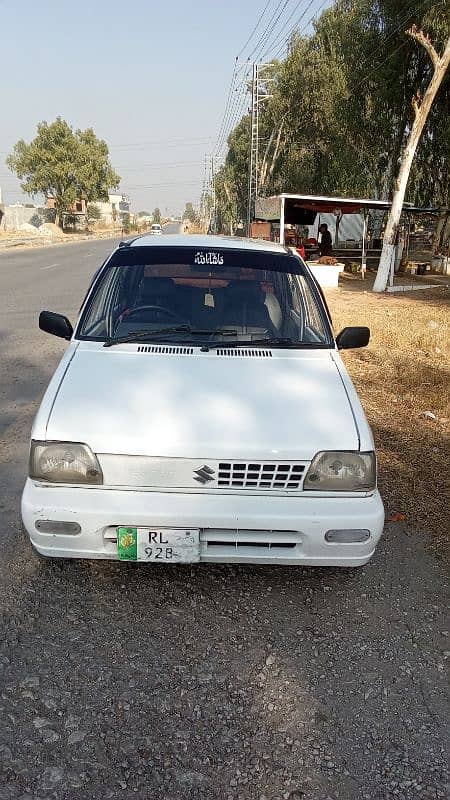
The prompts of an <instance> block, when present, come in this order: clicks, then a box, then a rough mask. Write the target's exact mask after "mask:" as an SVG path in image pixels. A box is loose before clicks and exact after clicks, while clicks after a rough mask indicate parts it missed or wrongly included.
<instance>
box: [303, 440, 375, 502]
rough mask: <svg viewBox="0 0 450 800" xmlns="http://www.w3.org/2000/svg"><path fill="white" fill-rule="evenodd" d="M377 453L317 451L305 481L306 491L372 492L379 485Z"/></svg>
mask: <svg viewBox="0 0 450 800" xmlns="http://www.w3.org/2000/svg"><path fill="white" fill-rule="evenodd" d="M376 472H377V470H376V459H375V453H373V452H370V453H358V452H344V451H339V450H330V451H328V452H323V453H317V455H315V456H314V458H313V460H312V462H311V466H310V468H309V470H308V472H307V475H306V478H305V480H304V482H303V489H304V490H305V491H316V492H326V491H331V492H369V491H371V490H373V489H375V485H376Z"/></svg>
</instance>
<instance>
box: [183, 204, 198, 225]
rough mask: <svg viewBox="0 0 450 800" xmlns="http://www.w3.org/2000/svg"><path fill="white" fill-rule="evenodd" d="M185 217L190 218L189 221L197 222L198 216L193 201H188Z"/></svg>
mask: <svg viewBox="0 0 450 800" xmlns="http://www.w3.org/2000/svg"><path fill="white" fill-rule="evenodd" d="M183 219H187V220H189V222H197V221H198V216H197V214H196V212H195V209H194V206H193V205H192V203H186V208H185V210H184V214H183Z"/></svg>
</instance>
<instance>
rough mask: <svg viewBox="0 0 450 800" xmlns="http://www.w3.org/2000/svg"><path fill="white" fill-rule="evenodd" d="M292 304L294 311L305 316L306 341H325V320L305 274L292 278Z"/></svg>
mask: <svg viewBox="0 0 450 800" xmlns="http://www.w3.org/2000/svg"><path fill="white" fill-rule="evenodd" d="M292 304H293V308H294V311H296V312H297V313H298V314H299V316H302V317H303V324H304V338H305V341H309V342H325V341H326V338H327V336H326V328H325V326H324V320H323V318H322V315H321V313H320V309H319V308H318V306H317V301H316V299H315V297H314V295H313V294H312V292H311V289H310V286H309V284H308V282H307V280H306V278H305V277H304V276H303V275H296V276H295V277H294V278H293V279H292Z"/></svg>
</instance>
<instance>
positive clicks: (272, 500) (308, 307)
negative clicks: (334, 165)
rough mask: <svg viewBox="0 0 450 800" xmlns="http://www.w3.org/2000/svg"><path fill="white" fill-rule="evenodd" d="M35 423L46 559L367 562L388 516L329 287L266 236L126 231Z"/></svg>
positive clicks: (30, 512) (40, 531)
mask: <svg viewBox="0 0 450 800" xmlns="http://www.w3.org/2000/svg"><path fill="white" fill-rule="evenodd" d="M39 324H40V327H41V329H42V330H45V331H47V332H48V333H52V334H55V335H56V336H61V337H63V338H65V339H67V340H69V342H70V343H69V346H68V348H67V351H66V353H65V355H64V356H63V358H62V360H61V363H60V364H59V366H58V368H57V369H56V372H55V374H54V375H53V378H52V380H51V382H50V385H49V386H48V389H47V391H46V393H45V396H44V398H43V400H42V404H41V407H40V409H39V411H38V414H37V416H36V419H35V421H34V425H33V430H32V441H31V452H30V462H29V477H28V478H27V481H26V485H25V489H24V492H23V497H22V517H23V521H24V524H25V527H26V529H27V531H28V533H29V536H30V539H31V541H32V543H33V545H34V547H35V548H36V549H37V550H38V551H39V553H41V554H42V555H44V556H55V557H59V558H63V557H64V558H89V559H101V558H106V559H119V560H131V561H145V562H148V563H151V564H158V563H174V562H183V561H184V562H198V561H207V562H246V563H257V564H310V565H320V566H323V565H329V566H343V567H350V566H358V565H361V564H365V563H366V562H367V561H368V560H369V559H370V558H371V556H372V555H373V553H374V550H375V547H376V545H377V542H378V540H379V538H380V536H381V533H382V530H383V522H384V511H383V504H382V501H381V498H380V495H379V493H378V490H377V486H376V459H375V452H374V443H373V438H372V434H371V431H370V428H369V426H368V424H367V421H366V418H365V416H364V412H363V409H362V407H361V404H360V402H359V399H358V396H357V394H356V391H355V389H354V387H353V384H352V382H351V380H350V378H349V376H348V374H347V370H346V369H345V366H344V364H343V362H342V360H341V358H340V355H339V349H342V348H352V347H361V346H364V345H365V344H367V342H368V340H369V330H368V329H367V328H345V329H344V330H343V331H341V333H340V334H339V335H338V336H337V338H336V339H335V338H334V336H333V332H332V327H331V321H330V316H329V313H328V310H327V306H326V303H325V300H324V298H323V296H322V293H321V290H320V288H319V286H318V284H317V282H316V280H315V279H314V277H313V276H312V274H311V273H310V271H309V270H308V268H307V266H306V265H305V264H304V262H303V261H302V259H301V258H300V257H299V256H298V255H297V254H296V253H295V252H292V251H290V250H289V249H286V248H284V247H281V246H280V245H276V244H272V243H270V242H263V241H249V240H243V239H233V238H229V239H227V238H222V237H209V236H191V237H189V238H188V239H187V238H186V237H185V236H181V235H180V236H167V237H164V239H162V240H159V241H156V240H155V239H154V238H152V237H150V236H147V237H145V236H144V237H140V238H138V239H135V240H132V241H128V242H123V243H121V245H119V247H118V248H117V249H116V250H115V251H114V252H113V253H112V254H111V256H110V257H109V258H108V260H107V261H106V262H105V263H104V264H103V266H102V267H101V268H100V270H99V271H98V273H97V275H96V276H95V278H94V280H93V283H92V284H91V287H90V289H89V291H88V294H87V297H86V299H85V300H84V303H83V306H82V309H81V313H80V317H79V319H78V322H77V324H76V327H75V331H73V329H72V326H71V324H70V322H69V320H68V319H67V318H66V317H64V316H61V315H60V314H55V313H52V312H49V311H43V312H41V315H40V320H39Z"/></svg>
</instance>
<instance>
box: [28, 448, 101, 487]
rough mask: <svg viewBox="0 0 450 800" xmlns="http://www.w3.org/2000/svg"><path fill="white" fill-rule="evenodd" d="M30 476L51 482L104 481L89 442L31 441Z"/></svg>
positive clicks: (98, 482) (96, 482) (88, 482)
mask: <svg viewBox="0 0 450 800" xmlns="http://www.w3.org/2000/svg"><path fill="white" fill-rule="evenodd" d="M29 472H30V478H35V479H36V480H39V481H49V482H50V483H87V484H94V485H95V484H97V485H98V484H100V483H103V474H102V470H101V467H100V464H99V463H98V460H97V456H96V455H95V454H94V453H93V452H92V450H91V448H90V447H88V446H87V444H78V443H77V442H37V441H32V442H31V450H30V469H29Z"/></svg>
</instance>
